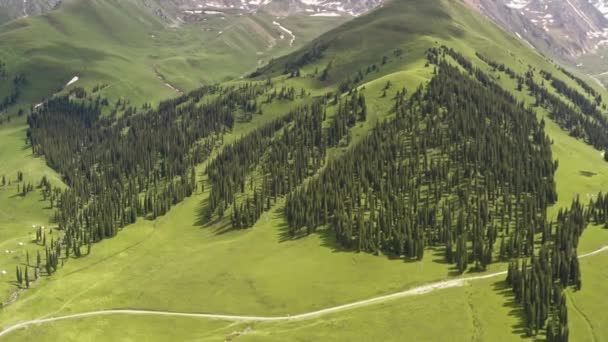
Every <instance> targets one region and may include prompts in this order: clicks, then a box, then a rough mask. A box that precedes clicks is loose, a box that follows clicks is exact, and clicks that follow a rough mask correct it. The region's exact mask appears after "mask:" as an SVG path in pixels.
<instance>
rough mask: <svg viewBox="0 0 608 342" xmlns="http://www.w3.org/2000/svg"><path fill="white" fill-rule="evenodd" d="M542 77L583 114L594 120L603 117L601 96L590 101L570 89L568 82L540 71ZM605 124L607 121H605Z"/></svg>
mask: <svg viewBox="0 0 608 342" xmlns="http://www.w3.org/2000/svg"><path fill="white" fill-rule="evenodd" d="M540 75H541V76H542V77H543V78H544V79H545V80H546V81H549V82H550V83H551V86H552V87H553V89H555V90H556V91H557V92H558V93H559V94H562V95H564V96H565V97H566V98H567V99H569V100H570V101H571V102H572V103H573V104H574V105H575V106H576V107H578V108H579V109H580V110H581V112H583V113H585V114H587V115H591V116H592V117H594V118H602V119H603V115H602V113H601V111H600V109H599V108H598V106H599V105H600V104H601V101H602V98H601V96H599V95H596V96H597V97H595V98H594V100H593V101H591V100H589V98H588V97H587V96H585V95H584V94H581V93H579V92H578V90H576V89H574V88H572V87H570V86H569V85H567V84H566V82H564V81H562V80H560V79H559V78H556V77H555V76H553V74H552V73H550V72H547V71H540ZM604 122H605V120H604Z"/></svg>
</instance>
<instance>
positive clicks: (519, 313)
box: [492, 279, 545, 341]
mask: <svg viewBox="0 0 608 342" xmlns="http://www.w3.org/2000/svg"><path fill="white" fill-rule="evenodd" d="M492 289H493V290H494V292H495V293H496V294H497V295H499V296H502V297H503V298H504V304H503V306H504V307H506V308H509V316H512V317H516V318H517V323H515V324H513V325H512V326H511V332H512V333H513V334H515V335H518V336H519V337H520V338H521V339H526V340H529V341H545V339H544V338H542V336H544V333H542V332H539V334H538V336H530V335H528V328H527V326H526V318H525V315H524V311H523V307H522V306H521V304H520V303H519V302H517V300H516V299H515V295H514V294H513V290H512V289H511V286H510V285H509V284H508V283H507V282H506V281H505V280H504V279H501V280H497V281H495V282H494V283H492Z"/></svg>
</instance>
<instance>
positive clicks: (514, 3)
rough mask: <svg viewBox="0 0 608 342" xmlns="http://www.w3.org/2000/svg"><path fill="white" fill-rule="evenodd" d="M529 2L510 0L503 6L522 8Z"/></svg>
mask: <svg viewBox="0 0 608 342" xmlns="http://www.w3.org/2000/svg"><path fill="white" fill-rule="evenodd" d="M529 3H530V1H529V0H512V1H511V2H509V3H507V4H505V6H507V7H509V8H514V9H522V8H524V7H526V6H528V4H529Z"/></svg>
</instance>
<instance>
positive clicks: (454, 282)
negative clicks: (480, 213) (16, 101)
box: [0, 245, 608, 337]
mask: <svg viewBox="0 0 608 342" xmlns="http://www.w3.org/2000/svg"><path fill="white" fill-rule="evenodd" d="M605 251H608V245H607V246H604V247H602V248H599V249H597V250H595V251H592V252H589V253H585V254H582V255H580V256H579V259H580V258H586V257H590V256H593V255H597V254H600V253H603V252H605ZM506 274H507V271H501V272H495V273H490V274H486V275H480V276H473V277H464V278H458V279H451V280H445V281H440V282H436V283H431V284H427V285H422V286H418V287H415V288H412V289H409V290H405V291H401V292H396V293H392V294H388V295H384V296H379V297H374V298H370V299H365V300H361V301H357V302H353V303H349V304H344V305H339V306H334V307H331V308H327V309H322V310H317V311H311V312H307V313H303V314H298V315H293V316H291V315H287V316H274V317H273V316H239V315H222V314H206V313H186V312H171V311H152V310H132V309H116V310H99V311H90V312H83V313H77V314H71V315H65V316H57V317H49V318H40V319H33V320H30V321H25V322H21V323H16V324H13V325H11V326H8V327H6V328H5V329H4V330H2V331H0V337H2V336H5V335H7V334H9V333H10V332H12V331H15V330H17V329H21V328H25V327H27V326H30V325H34V324H44V323H50V322H56V321H63V320H68V319H74V318H83V317H91V316H102V315H153V316H173V317H195V318H207V319H216V320H225V321H233V322H239V321H249V322H276V321H294V320H303V319H310V318H314V317H318V316H321V315H325V314H329V313H334V312H338V311H344V310H350V309H354V308H357V307H362V306H367V305H371V304H376V303H382V302H386V301H389V300H393V299H397V298H402V297H410V296H418V295H422V294H426V293H430V292H434V291H438V290H443V289H448V288H452V287H459V286H464V285H465V284H466V283H467V282H469V281H476V280H484V279H490V278H495V277H499V276H504V275H506Z"/></svg>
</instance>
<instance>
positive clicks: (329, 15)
mask: <svg viewBox="0 0 608 342" xmlns="http://www.w3.org/2000/svg"><path fill="white" fill-rule="evenodd" d="M310 16H311V17H339V16H340V13H336V12H321V13H315V14H311V15H310Z"/></svg>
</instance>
